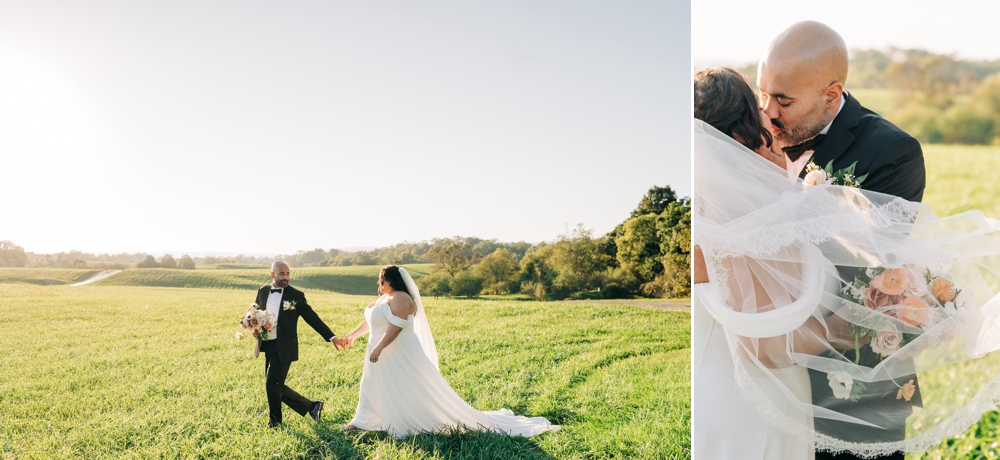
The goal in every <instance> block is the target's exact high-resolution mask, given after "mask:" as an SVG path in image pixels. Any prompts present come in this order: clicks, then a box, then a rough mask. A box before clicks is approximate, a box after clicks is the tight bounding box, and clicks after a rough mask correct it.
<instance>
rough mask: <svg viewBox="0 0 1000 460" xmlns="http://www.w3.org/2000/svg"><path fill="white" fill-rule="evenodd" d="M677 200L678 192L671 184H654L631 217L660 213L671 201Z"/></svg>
mask: <svg viewBox="0 0 1000 460" xmlns="http://www.w3.org/2000/svg"><path fill="white" fill-rule="evenodd" d="M675 201H677V193H675V192H674V190H673V189H672V188H670V186H669V185H668V186H666V187H658V186H653V188H651V189H649V191H648V192H646V195H645V196H643V197H642V200H641V201H639V207H637V208H636V209H635V210H634V211H632V214H631V215H630V216H629V217H639V216H643V215H646V214H655V215H660V214H661V213H663V210H665V209H667V206H669V205H670V203H673V202H675Z"/></svg>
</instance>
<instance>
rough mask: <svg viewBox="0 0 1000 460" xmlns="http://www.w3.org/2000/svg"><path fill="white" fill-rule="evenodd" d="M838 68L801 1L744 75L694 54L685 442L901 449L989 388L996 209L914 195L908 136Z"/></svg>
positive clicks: (969, 421)
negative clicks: (948, 207) (942, 203)
mask: <svg viewBox="0 0 1000 460" xmlns="http://www.w3.org/2000/svg"><path fill="white" fill-rule="evenodd" d="M847 76H848V53H847V46H846V44H845V42H844V40H843V38H841V36H840V35H839V34H837V32H836V31H834V30H833V29H831V28H830V27H828V26H826V25H824V24H821V23H818V22H813V21H805V22H800V23H796V24H794V25H792V26H791V27H789V28H788V29H786V30H785V31H783V32H782V33H781V34H779V35H778V37H776V38H775V39H774V40H773V41H772V42H771V45H770V46H769V47H768V49H767V50H766V51H765V52H764V54H763V57H762V58H761V60H760V64H759V66H758V75H757V87H758V90H757V92H756V93H755V91H754V88H753V87H752V86H751V85H750V82H749V81H748V79H747V78H746V77H745V76H744V75H742V74H741V73H739V72H738V71H736V70H733V69H730V68H707V69H702V70H700V71H698V72H697V73H696V74H695V77H694V118H695V120H694V121H693V125H694V128H693V129H694V137H693V139H694V148H693V158H692V160H693V165H694V173H693V174H694V197H693V200H692V240H693V241H692V243H693V245H694V246H695V248H694V254H693V269H694V282H695V284H694V286H693V289H692V298H693V299H692V322H693V331H692V336H693V338H694V343H692V355H693V364H692V367H693V384H692V388H693V402H692V408H693V413H692V435H693V438H692V450H693V457H694V458H695V459H741V460H742V459H751V460H757V459H782V460H803V459H856V458H864V459H874V458H879V459H899V460H902V459H903V458H904V455H905V453H922V452H926V451H927V450H928V449H931V448H933V447H935V446H937V445H938V444H940V443H941V442H942V441H944V440H945V439H947V438H949V437H951V436H956V435H958V434H960V433H961V432H962V431H964V430H966V429H967V428H969V427H970V426H971V425H973V424H975V423H976V422H978V421H979V418H980V416H981V414H982V413H983V412H985V411H989V410H993V409H995V408H996V401H998V400H1000V372H998V371H997V370H996V367H995V366H990V365H988V364H990V363H992V362H996V361H995V360H996V358H998V357H1000V356H995V355H996V354H997V353H995V352H997V351H998V350H1000V295H998V292H1000V223H998V222H997V221H991V220H988V219H986V218H984V217H983V215H982V214H981V213H980V212H978V211H969V212H966V213H962V214H958V215H954V216H948V217H939V216H937V215H935V214H934V212H933V210H932V209H931V208H930V207H929V206H927V205H923V204H921V203H920V202H919V201H920V199H921V198H922V196H923V191H924V187H925V171H924V161H923V154H922V152H921V148H920V144H919V143H918V142H917V141H916V139H914V138H913V137H912V136H910V135H908V134H907V133H905V132H904V131H903V130H901V129H899V128H898V127H896V126H895V125H893V124H892V123H891V122H889V121H888V120H886V119H884V118H882V117H881V116H879V115H878V114H876V113H874V112H872V111H870V110H868V109H866V108H864V107H863V106H862V105H861V103H860V101H858V100H857V99H856V98H854V97H853V95H851V94H850V93H849V92H848V91H845V83H846V82H847ZM956 376H958V377H956ZM957 378H960V380H956V379H957ZM957 388H964V389H965V390H964V391H962V392H959V391H956V389H957Z"/></svg>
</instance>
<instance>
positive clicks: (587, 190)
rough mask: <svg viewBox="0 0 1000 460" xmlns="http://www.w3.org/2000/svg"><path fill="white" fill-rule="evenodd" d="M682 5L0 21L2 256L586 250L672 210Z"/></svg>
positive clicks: (4, 8)
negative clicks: (652, 205) (659, 203)
mask: <svg viewBox="0 0 1000 460" xmlns="http://www.w3.org/2000/svg"><path fill="white" fill-rule="evenodd" d="M690 46H691V42H690V5H689V4H685V2H663V1H630V2H626V3H618V2H604V1H550V0H545V1H502V2H500V1H496V2H463V1H433V2H406V1H386V2H323V1H293V2H280V3H279V2H263V1H213V2H203V1H187V0H181V1H155V2H128V1H108V0H93V1H88V2H69V1H65V2H53V1H45V0H41V1H31V2H23V1H8V0H0V161H2V164H3V169H2V171H3V172H2V180H0V194H2V196H3V197H4V198H5V200H4V208H5V210H4V212H3V213H2V214H0V240H3V239H8V240H11V241H13V242H14V243H16V244H19V245H21V246H22V247H24V248H25V250H27V251H32V252H36V253H50V252H59V251H69V250H74V249H75V250H80V251H84V252H93V253H98V254H99V253H120V252H139V251H142V252H147V253H163V252H171V253H174V254H175V255H177V254H178V253H184V252H190V253H205V252H218V253H246V254H277V253H285V254H287V253H293V252H295V251H297V250H308V249H313V248H317V247H321V248H326V249H328V248H347V247H380V246H387V245H392V244H396V243H399V242H403V241H421V240H427V239H431V238H436V237H449V236H454V235H462V236H476V237H480V238H497V239H499V240H501V241H521V240H524V241H528V242H539V241H552V240H554V239H555V238H556V237H557V236H558V235H559V234H562V233H565V232H566V231H567V229H568V228H572V227H574V226H575V225H576V224H577V223H582V224H583V225H584V226H585V227H587V228H590V229H592V230H593V231H594V232H595V234H598V235H600V234H603V233H605V232H607V231H609V230H611V229H612V228H613V227H614V226H615V225H617V224H618V223H620V222H621V221H623V220H625V219H626V218H627V217H628V213H629V212H630V211H631V210H632V209H634V208H635V206H636V205H637V204H638V203H639V200H640V199H641V198H642V196H643V194H644V193H645V192H646V191H647V190H648V189H649V188H650V187H652V186H654V185H659V186H665V185H669V186H671V187H673V188H674V189H675V190H676V191H677V192H678V194H679V195H681V196H689V195H690V194H691V181H690V158H689V156H690V119H689V113H690V91H691V85H690V76H691V69H690V62H691V55H690V52H691V48H690Z"/></svg>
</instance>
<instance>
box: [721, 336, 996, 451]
mask: <svg viewBox="0 0 1000 460" xmlns="http://www.w3.org/2000/svg"><path fill="white" fill-rule="evenodd" d="M733 337H735V336H732V337H730V339H732V338H733ZM729 343H730V344H734V343H736V342H735V341H733V340H730V341H729ZM730 352H731V354H732V356H733V363H734V370H735V372H734V374H735V378H736V387H737V388H738V389H739V391H740V394H741V395H742V396H743V397H744V398H746V399H747V400H749V401H750V402H751V403H753V404H754V405H755V406H756V407H757V410H758V411H759V412H760V414H761V416H762V417H763V418H764V421H765V422H767V423H768V424H769V425H772V426H774V427H776V428H778V429H780V430H781V431H783V432H785V433H787V434H789V435H793V436H797V437H799V438H801V439H804V440H805V441H806V442H808V443H810V444H812V445H813V446H814V447H815V448H816V449H817V450H823V451H830V452H833V453H842V452H850V453H852V454H854V455H856V456H858V457H861V458H869V459H870V458H875V457H878V456H885V455H891V454H894V453H896V452H899V451H903V452H907V453H921V452H925V451H927V450H928V449H930V448H931V447H934V446H936V445H938V444H940V443H942V442H944V441H945V440H946V439H947V438H950V437H953V436H957V435H959V434H961V433H962V432H964V431H965V430H967V429H969V427H971V426H972V425H973V424H975V423H976V422H978V421H979V419H980V418H981V417H982V414H983V413H985V412H989V411H992V410H996V409H997V407H998V406H1000V375H998V376H996V377H994V378H993V379H992V380H990V381H989V382H988V383H986V384H985V385H983V387H982V388H981V389H980V390H979V392H978V393H976V395H975V396H974V397H973V398H972V399H971V400H970V401H969V403H968V404H966V405H965V406H964V407H962V408H961V409H959V410H957V411H955V412H953V413H952V414H951V415H950V416H949V417H948V418H946V419H944V420H941V421H940V422H938V424H937V426H936V427H934V428H933V429H931V430H928V431H925V432H923V433H921V434H919V435H917V436H914V437H912V438H909V439H904V440H902V441H895V442H882V443H858V442H850V441H843V440H840V439H836V438H833V437H830V436H827V435H825V434H822V433H819V432H817V431H816V430H813V429H811V428H809V427H807V426H805V425H803V424H801V423H799V422H797V421H795V420H794V419H792V418H791V417H789V416H788V415H786V414H784V413H783V412H781V411H780V410H778V409H777V408H776V407H775V406H774V405H773V404H771V401H770V400H769V399H768V398H767V396H766V395H764V393H763V391H761V389H760V387H758V386H757V384H756V383H754V381H753V379H752V378H751V377H750V374H749V373H748V372H747V370H746V368H745V367H744V366H743V364H742V361H741V360H742V359H743V358H742V357H740V356H739V355H738V353H737V352H736V350H734V349H733V348H732V345H730Z"/></svg>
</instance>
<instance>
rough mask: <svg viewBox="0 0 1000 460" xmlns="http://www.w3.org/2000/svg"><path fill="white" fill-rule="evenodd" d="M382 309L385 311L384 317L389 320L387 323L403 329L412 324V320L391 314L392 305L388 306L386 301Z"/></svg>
mask: <svg viewBox="0 0 1000 460" xmlns="http://www.w3.org/2000/svg"><path fill="white" fill-rule="evenodd" d="M382 311H383V312H384V313H385V319H387V320H389V324H392V325H393V326H396V327H398V328H400V329H405V328H406V327H407V326H409V325H410V324H413V322H412V321H407V320H405V319H402V318H400V317H398V316H396V315H394V314H392V307H390V306H389V303H388V302H386V303H385V308H383V309H382Z"/></svg>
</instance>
